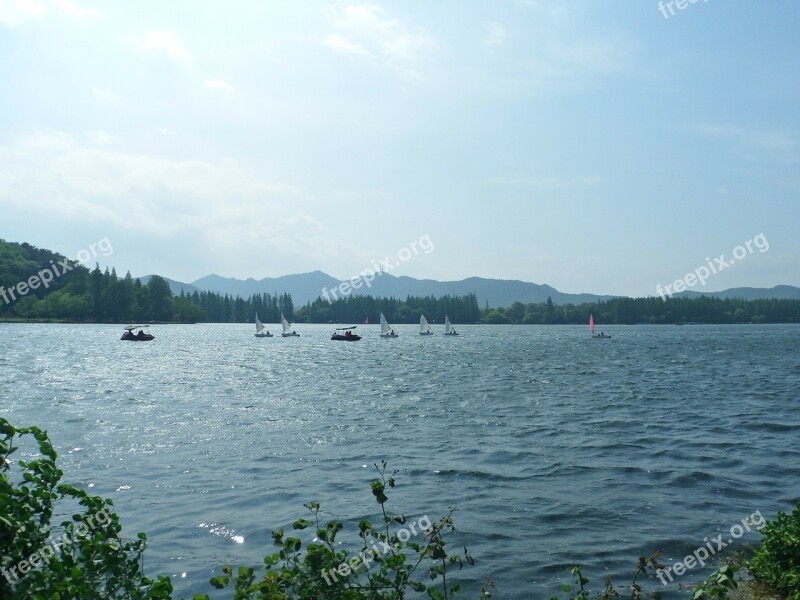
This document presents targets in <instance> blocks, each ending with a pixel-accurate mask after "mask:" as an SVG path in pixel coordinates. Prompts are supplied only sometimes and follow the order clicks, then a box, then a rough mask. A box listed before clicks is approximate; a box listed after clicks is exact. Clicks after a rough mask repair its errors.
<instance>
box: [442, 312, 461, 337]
mask: <svg viewBox="0 0 800 600" xmlns="http://www.w3.org/2000/svg"><path fill="white" fill-rule="evenodd" d="M444 334H445V335H458V332H457V331H456V328H455V327H453V324H452V323H451V322H450V318H449V317H448V316H447V315H445V316H444Z"/></svg>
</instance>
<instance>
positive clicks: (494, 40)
mask: <svg viewBox="0 0 800 600" xmlns="http://www.w3.org/2000/svg"><path fill="white" fill-rule="evenodd" d="M505 41H506V30H505V29H504V28H503V26H502V25H500V23H491V24H490V25H489V33H487V34H486V37H485V38H484V39H483V43H484V44H485V45H486V46H502V45H503V42H505Z"/></svg>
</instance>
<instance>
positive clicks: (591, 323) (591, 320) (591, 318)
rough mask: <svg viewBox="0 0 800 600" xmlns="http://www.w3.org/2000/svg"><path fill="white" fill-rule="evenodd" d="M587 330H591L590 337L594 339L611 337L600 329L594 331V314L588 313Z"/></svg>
mask: <svg viewBox="0 0 800 600" xmlns="http://www.w3.org/2000/svg"><path fill="white" fill-rule="evenodd" d="M589 331H591V332H592V337H593V338H594V339H605V338H610V337H611V336H610V335H608V334H607V333H605V332H603V331H601V332H600V333H595V332H594V315H589Z"/></svg>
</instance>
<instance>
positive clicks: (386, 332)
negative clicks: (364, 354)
mask: <svg viewBox="0 0 800 600" xmlns="http://www.w3.org/2000/svg"><path fill="white" fill-rule="evenodd" d="M381 337H382V338H396V337H397V332H396V331H395V330H394V329H392V328H391V327H390V326H389V323H388V321H386V317H384V316H383V313H381Z"/></svg>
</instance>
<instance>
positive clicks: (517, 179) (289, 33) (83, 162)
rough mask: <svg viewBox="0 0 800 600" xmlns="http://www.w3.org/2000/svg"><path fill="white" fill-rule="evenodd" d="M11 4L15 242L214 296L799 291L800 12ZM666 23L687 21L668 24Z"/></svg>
mask: <svg viewBox="0 0 800 600" xmlns="http://www.w3.org/2000/svg"><path fill="white" fill-rule="evenodd" d="M673 8H674V12H675V14H674V15H670V16H669V18H665V17H664V15H663V14H662V12H661V11H660V10H659V5H658V2H653V1H650V0H635V1H634V0H630V1H625V2H623V1H607V2H598V1H596V0H595V1H588V0H587V1H575V2H568V3H567V2H544V1H535V0H528V1H525V0H492V1H488V0H487V1H485V2H476V1H471V2H455V1H448V0H440V1H437V2H430V1H428V0H426V1H421V0H420V1H407V2H392V3H390V2H377V3H375V2H367V1H352V2H350V1H347V0H332V1H330V2H311V1H308V2H290V1H285V2H267V1H252V2H250V1H245V0H242V1H238V2H235V3H229V2H224V3H223V2H210V1H209V2H197V1H193V2H188V1H171V2H151V1H146V0H145V1H139V2H136V3H127V2H125V3H122V2H94V1H93V0H0V77H1V79H0V80H1V81H2V93H0V237H2V238H5V239H6V240H9V241H28V242H30V243H33V244H35V245H38V246H42V247H46V248H50V249H54V250H58V251H60V252H62V253H64V254H66V255H68V256H70V255H74V254H75V253H77V252H78V251H79V250H80V249H83V248H86V247H88V246H89V245H90V244H91V243H92V242H96V241H97V240H99V239H100V238H103V237H108V239H109V240H110V241H111V243H112V244H113V248H114V252H113V254H112V255H111V256H110V257H108V258H107V259H103V261H102V262H101V264H111V265H116V268H117V271H118V272H120V273H124V272H125V271H126V270H130V271H131V272H132V273H133V274H134V275H143V274H147V273H151V272H157V273H160V274H163V275H166V276H168V277H172V278H175V279H179V280H183V281H192V280H194V279H197V278H199V277H201V276H204V275H207V274H209V273H212V272H215V273H218V274H221V275H227V276H235V277H248V276H252V277H256V278H261V277H267V276H278V275H284V274H289V273H297V272H306V271H312V270H316V269H321V270H323V271H325V272H327V273H330V274H331V275H334V276H336V277H340V278H343V279H344V278H348V277H351V276H354V275H356V274H357V273H359V272H360V271H362V270H363V269H365V268H367V267H369V266H370V265H371V263H372V261H373V260H377V259H381V258H383V257H385V256H394V255H396V254H397V252H398V251H399V250H400V249H401V248H404V247H406V246H408V244H409V243H410V242H411V241H413V240H417V239H419V238H420V237H422V236H424V235H426V234H427V235H428V236H429V238H430V239H431V240H432V241H433V243H434V244H435V251H433V252H431V253H429V254H421V255H419V256H417V257H415V258H413V259H412V260H409V261H408V262H406V263H404V264H402V265H401V266H400V267H399V268H398V269H397V270H396V271H395V272H394V274H397V275H411V276H415V277H421V278H423V277H429V278H435V279H446V280H453V279H461V278H464V277H468V276H471V275H479V276H485V277H497V278H512V279H522V280H525V281H533V282H536V283H547V284H550V285H553V286H554V287H556V288H558V289H559V290H562V291H566V292H594V293H604V294H629V295H648V294H650V295H653V294H655V287H656V285H658V284H662V285H663V284H667V283H671V282H673V281H674V280H676V279H679V278H682V277H683V276H684V275H685V274H686V273H688V272H690V271H692V270H694V269H695V268H697V267H699V266H701V265H704V264H706V259H707V257H717V256H719V255H721V254H725V255H726V256H730V254H731V252H732V250H733V248H735V247H736V246H738V245H740V244H742V243H744V242H745V241H746V240H750V239H752V238H754V237H755V236H757V235H759V234H762V233H763V235H764V237H765V238H766V239H767V240H768V241H769V250H768V251H766V252H755V253H754V254H752V255H749V256H748V257H747V258H746V260H741V261H739V262H737V263H736V264H735V265H732V266H731V267H729V268H727V269H725V270H724V271H723V272H720V273H718V274H716V275H714V276H713V277H712V278H710V279H709V281H708V282H707V284H706V286H705V287H703V288H699V287H695V288H694V289H698V290H702V291H712V290H719V289H724V288H728V287H734V286H743V285H752V286H772V285H776V284H781V283H787V284H793V285H800V235H798V225H800V203H799V202H798V200H799V199H800V123H799V122H798V121H799V120H800V119H798V106H800V51H799V50H800V42H799V41H798V39H799V36H797V31H800V5H798V4H797V3H796V2H790V1H788V0H786V1H781V0H777V1H771V2H768V3H767V2H752V1H750V0H725V1H724V2H723V1H722V0H708V1H707V2H704V1H703V0H699V1H698V2H696V3H693V4H688V3H687V5H686V6H685V7H684V8H683V9H682V10H680V9H678V8H676V7H675V5H673ZM667 14H669V12H667Z"/></svg>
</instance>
